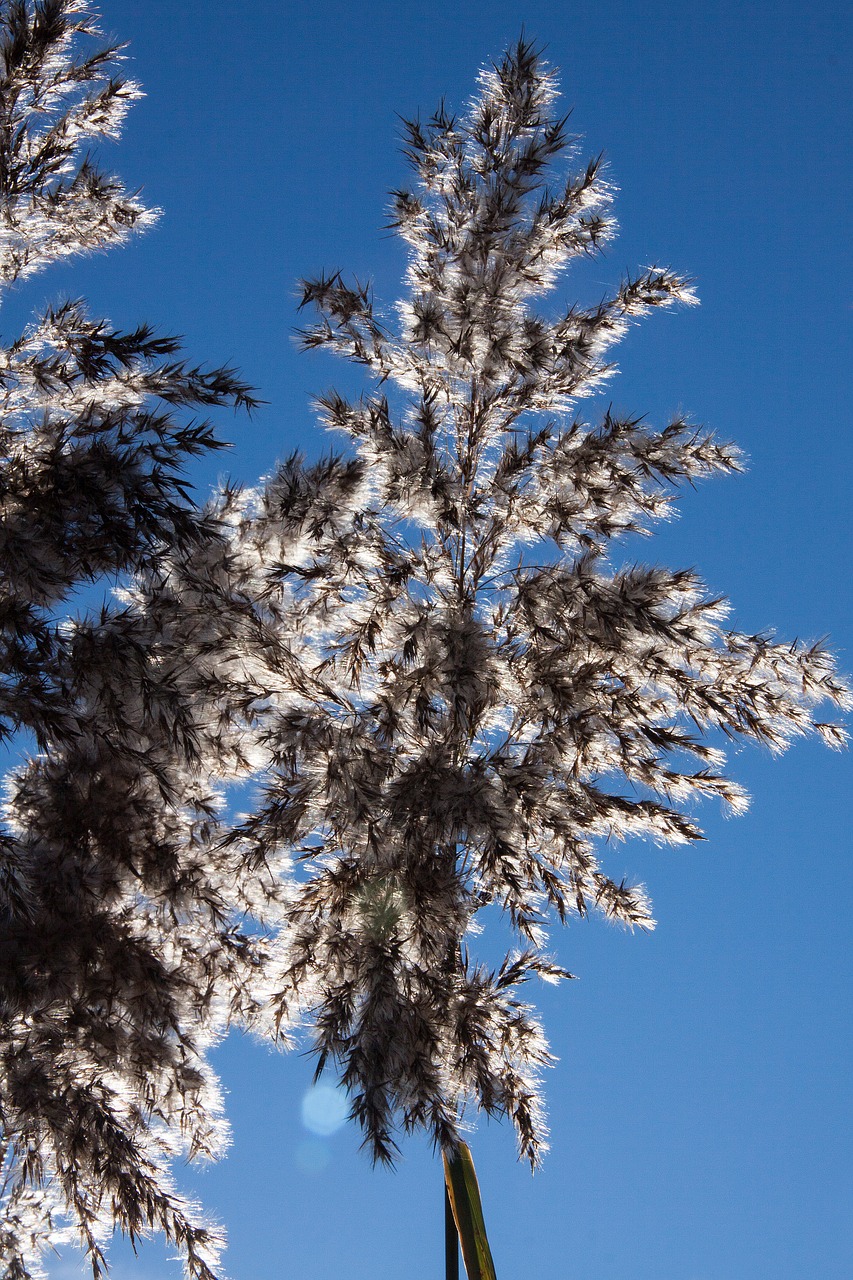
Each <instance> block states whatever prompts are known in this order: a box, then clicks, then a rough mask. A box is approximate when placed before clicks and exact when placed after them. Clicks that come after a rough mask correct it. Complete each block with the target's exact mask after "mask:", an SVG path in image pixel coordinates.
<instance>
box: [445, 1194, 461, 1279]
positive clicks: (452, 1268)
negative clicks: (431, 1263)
mask: <svg viewBox="0 0 853 1280" xmlns="http://www.w3.org/2000/svg"><path fill="white" fill-rule="evenodd" d="M444 1280H459V1234H458V1232H457V1230H456V1221H455V1219H454V1217H453V1209H452V1208H451V1205H450V1195H449V1193H448V1190H447V1183H446V1182H445V1183H444Z"/></svg>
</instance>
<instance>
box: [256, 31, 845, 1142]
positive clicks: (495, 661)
mask: <svg viewBox="0 0 853 1280" xmlns="http://www.w3.org/2000/svg"><path fill="white" fill-rule="evenodd" d="M556 99H557V85H556V78H555V74H554V72H553V71H552V70H551V69H550V68H549V67H548V66H547V65H546V64H545V63H544V62H543V61H542V59H541V58H540V56H539V55H538V54H537V52H536V50H535V49H534V48H533V47H532V46H531V45H530V44H529V43H527V42H525V41H523V40H522V41H521V42H520V43H519V44H518V45H517V46H515V47H514V48H512V49H510V50H509V52H507V53H506V54H505V56H504V57H503V59H502V60H501V61H500V62H499V63H497V64H496V65H494V66H490V67H487V68H486V69H485V70H484V71H483V72H482V74H481V77H480V86H479V90H478V93H477V95H476V97H475V98H474V100H473V101H472V103H471V104H470V105H469V107H468V108H467V109H466V111H464V112H463V113H462V114H461V115H460V116H458V117H457V116H454V115H451V114H450V113H449V112H448V111H447V110H446V109H445V108H443V107H442V108H441V109H440V110H439V111H438V112H437V113H436V114H435V115H434V116H433V117H432V118H430V119H429V120H427V121H421V120H412V121H410V122H409V123H408V124H407V125H406V126H405V143H406V153H407V155H408V157H409V160H410V161H411V164H412V167H413V170H414V181H413V184H412V186H411V187H410V188H409V189H406V190H401V191H398V192H395V193H394V196H393V212H392V223H393V226H394V227H395V228H396V229H397V231H398V232H399V234H400V235H401V236H402V237H403V239H404V241H405V242H406V244H407V246H408V254H409V263H408V270H407V274H406V293H405V296H404V298H403V300H402V301H400V302H399V303H398V305H397V308H396V314H394V313H388V312H382V311H380V310H379V309H378V307H377V305H376V303H375V301H374V298H373V295H372V291H371V289H370V288H369V286H367V285H365V284H364V283H361V282H354V283H347V282H346V281H345V279H344V277H343V276H342V275H341V274H340V273H331V274H326V275H324V276H322V277H320V278H318V279H315V280H313V281H308V282H306V283H305V284H304V286H303V303H304V305H305V306H306V307H311V308H313V309H314V311H315V312H316V320H315V321H314V322H312V323H309V325H308V326H307V327H306V329H305V330H304V331H303V342H304V345H305V346H306V347H309V348H314V347H323V348H328V349H330V350H332V351H335V352H337V353H339V354H340V355H342V356H344V357H345V358H346V359H348V360H352V361H355V362H356V363H358V364H361V365H363V366H364V367H365V369H366V370H367V371H368V373H369V374H370V375H372V377H373V380H374V382H373V387H372V389H371V390H370V391H369V392H367V393H366V394H365V395H364V396H363V397H362V398H361V399H360V400H358V401H354V402H353V401H350V400H348V399H347V398H345V397H344V396H342V395H340V394H338V393H336V392H329V393H327V394H326V395H324V396H323V397H322V398H321V399H320V401H319V402H318V411H319V416H320V420H321V422H322V424H323V425H324V426H326V427H328V428H330V429H333V430H334V431H337V432H339V433H343V434H344V435H345V436H347V437H348V438H349V441H350V442H351V446H352V450H353V460H352V461H351V462H350V463H349V464H348V469H346V468H345V467H344V464H343V463H341V462H334V461H330V462H329V463H328V464H326V466H327V474H326V477H325V479H324V481H323V484H324V485H325V489H322V488H320V489H319V492H320V494H321V501H320V505H319V507H315V506H314V505H313V504H312V502H311V501H309V498H310V496H311V495H310V494H309V492H308V489H309V488H310V487H311V486H310V485H308V482H307V481H306V480H305V478H304V477H303V478H302V479H298V478H297V473H296V472H294V470H293V468H292V465H291V466H290V467H289V468H285V469H284V471H282V472H281V473H280V474H279V475H277V476H276V477H274V478H273V480H272V481H271V483H270V485H269V487H268V489H267V492H266V497H265V502H266V507H265V510H264V513H263V520H262V528H263V536H262V537H261V538H260V540H259V542H258V543H257V544H253V542H252V538H253V536H254V535H253V534H252V533H251V530H252V521H251V520H250V521H249V523H248V524H247V526H246V536H245V541H244V545H245V548H246V552H247V554H251V552H252V547H253V545H257V546H258V548H259V549H258V550H257V552H256V554H257V556H258V566H259V569H260V571H261V572H262V573H263V574H264V575H265V577H266V580H267V586H266V588H265V590H264V595H263V599H264V603H265V608H266V609H267V610H268V611H272V612H269V623H270V625H271V626H272V627H273V629H275V626H276V625H277V619H276V616H275V615H276V613H277V616H278V618H280V619H281V625H282V626H283V627H288V628H289V633H288V649H289V653H290V655H291V658H292V660H293V661H294V662H295V664H296V668H297V669H298V671H299V675H298V677H295V676H293V674H292V664H291V666H290V667H288V666H287V665H286V664H285V665H280V666H279V668H278V670H277V679H278V681H279V684H278V687H277V688H276V689H274V690H271V695H272V696H271V699H270V702H269V704H268V705H267V707H266V708H265V710H264V712H263V715H262V717H261V719H260V720H259V726H260V740H261V741H262V742H263V746H264V750H265V751H266V752H267V754H268V758H269V762H270V764H269V773H268V776H267V777H266V780H265V782H264V789H263V795H262V798H261V803H260V804H259V806H258V807H257V808H256V809H255V810H254V811H253V812H252V813H251V814H249V815H248V816H247V817H246V819H245V821H244V822H243V823H242V826H241V827H240V828H239V829H238V830H237V831H236V832H235V833H234V836H233V839H234V840H235V841H236V842H238V843H240V842H242V847H243V850H244V856H245V857H246V859H247V860H249V861H251V862H254V863H255V864H256V865H258V866H264V865H267V864H274V863H275V862H276V860H277V859H280V858H281V856H282V854H286V853H287V851H292V852H293V854H294V857H295V869H294V871H293V872H292V874H291V878H290V881H289V885H288V886H287V891H286V900H285V901H284V903H283V907H282V910H283V915H282V918H281V928H280V933H279V942H278V950H277V954H276V956H275V959H274V962H273V963H271V964H270V965H269V966H268V969H267V982H268V1000H269V1009H270V1013H269V1015H268V1016H269V1017H270V1018H271V1020H272V1024H273V1029H274V1030H277V1029H278V1028H279V1027H280V1026H281V1025H284V1024H287V1022H288V1021H298V1020H299V1018H300V1017H301V1018H305V1019H308V1021H309V1023H310V1026H311V1032H310V1035H311V1037H312V1044H313V1048H314V1051H315V1053H316V1057H317V1069H318V1071H322V1070H323V1068H324V1067H325V1066H326V1064H329V1066H333V1067H334V1069H335V1070H337V1071H338V1072H339V1074H340V1078H341V1080H342V1082H343V1084H344V1085H345V1086H346V1088H347V1089H348V1090H349V1091H350V1095H351V1098H352V1109H353V1114H354V1116H355V1117H356V1118H357V1119H358V1120H359V1121H360V1123H361V1125H362V1127H363V1129H364V1134H365V1143H366V1145H367V1146H368V1148H369V1149H370V1150H371V1151H372V1153H373V1155H374V1156H375V1157H376V1158H378V1159H380V1160H391V1159H393V1157H394V1153H395V1150H396V1136H397V1134H398V1133H399V1131H400V1129H403V1130H411V1129H414V1128H423V1129H425V1130H426V1131H427V1132H429V1133H431V1134H432V1136H433V1138H434V1139H435V1141H436V1143H437V1144H438V1145H439V1146H440V1147H442V1148H444V1149H445V1150H450V1151H452V1150H454V1149H455V1148H456V1146H457V1144H458V1142H459V1141H460V1134H461V1132H462V1126H463V1125H464V1124H465V1122H466V1120H465V1116H466V1109H468V1110H469V1112H470V1108H471V1107H474V1108H480V1109H482V1110H484V1111H486V1112H487V1113H488V1114H493V1115H505V1116H508V1117H510V1118H511V1120H512V1121H513V1123H514V1125H515V1128H516V1131H517V1134H518V1140H519V1145H520V1150H521V1153H522V1154H523V1155H524V1156H526V1157H527V1158H529V1159H530V1161H531V1162H532V1163H536V1162H537V1161H538V1160H539V1158H540V1155H541V1152H542V1150H543V1148H544V1141H545V1129H544V1123H543V1120H542V1106H541V1094H540V1086H539V1079H538V1077H539V1071H540V1068H541V1067H542V1066H543V1065H545V1064H547V1062H548V1061H549V1055H548V1049H547V1045H546V1042H545V1039H544V1035H543V1032H542V1029H541V1027H540V1024H539V1022H538V1019H537V1017H536V1015H535V1012H534V1011H533V1009H532V1008H531V1006H530V1004H529V1003H528V1002H527V1001H526V1000H524V999H522V997H521V995H520V994H519V986H520V984H522V983H523V982H524V981H526V980H527V979H528V978H530V977H533V976H538V977H541V978H544V979H546V980H558V979H559V978H560V977H563V976H566V975H565V972H564V971H563V970H562V969H561V968H560V967H559V966H557V965H555V964H554V963H553V962H552V961H551V960H550V959H549V957H548V953H547V950H546V938H545V932H544V929H545V926H546V925H547V923H548V921H549V918H554V917H556V918H557V919H559V920H561V921H566V920H567V919H569V918H570V917H571V916H578V915H580V916H585V915H587V914H588V913H589V912H591V911H598V912H601V913H603V914H604V915H605V916H606V917H608V918H609V919H611V920H614V921H618V922H621V923H622V924H624V925H626V926H629V927H640V928H651V927H652V926H653V923H654V922H653V920H652V916H651V908H650V905H649V902H648V900H647V897H646V894H645V893H644V891H643V889H642V886H640V885H632V884H627V883H625V882H623V881H622V880H621V879H620V880H616V879H615V878H613V877H612V876H611V875H609V874H608V871H607V865H606V861H607V849H608V846H609V845H610V844H612V843H613V842H614V841H619V840H622V839H624V838H626V837H628V836H633V835H637V836H642V837H645V838H647V839H651V840H654V841H656V842H662V843H686V842H691V841H695V840H697V839H699V838H700V835H701V832H700V828H699V826H698V825H697V823H696V820H695V818H694V816H693V814H692V807H691V801H692V800H693V799H694V797H701V796H716V797H718V798H719V799H720V800H721V801H722V802H723V804H724V805H726V806H727V807H728V808H729V809H731V810H734V811H738V810H740V809H742V808H743V807H744V805H745V803H746V797H745V795H744V793H743V791H742V789H741V788H740V787H739V786H738V785H737V784H736V783H735V782H733V781H732V780H730V778H729V777H728V776H727V774H726V773H725V770H724V756H723V752H722V751H721V750H720V748H719V745H718V743H719V742H720V741H721V740H723V741H724V740H725V739H726V738H729V739H732V740H737V739H743V738H746V739H753V740H756V741H758V742H763V743H766V744H767V745H769V746H770V747H771V748H772V749H774V750H776V749H781V748H783V747H784V746H786V745H787V744H788V742H789V741H790V739H791V738H792V737H795V736H797V735H800V734H805V733H809V732H818V733H820V734H822V735H823V736H824V737H825V738H826V739H827V740H828V741H829V743H830V745H838V744H840V742H841V741H842V740H843V730H841V729H840V728H839V727H838V726H837V725H834V724H827V723H824V722H823V720H822V719H819V718H818V717H817V714H816V708H817V706H818V705H819V704H820V703H822V702H825V701H829V702H831V703H834V704H836V705H837V706H840V707H845V706H849V704H850V697H849V692H848V689H847V686H846V685H845V684H844V682H843V681H842V680H841V679H840V678H839V677H838V676H837V675H836V673H835V668H834V663H833V661H832V658H831V657H830V656H829V655H828V654H827V653H826V651H825V650H824V649H823V648H822V647H821V646H820V645H808V644H796V643H795V644H787V643H780V642H777V641H775V640H774V639H773V638H772V637H771V636H769V635H764V634H759V635H743V634H739V633H737V632H733V631H731V630H730V629H728V627H727V625H726V615H727V605H726V603H725V601H724V600H721V599H718V598H715V597H713V596H712V595H711V594H710V593H709V592H708V591H707V589H706V588H705V586H704V585H703V583H702V582H701V581H700V580H699V578H698V577H697V576H696V575H695V574H694V573H692V572H687V571H682V570H676V571H671V570H667V569H663V568H657V567H647V566H643V565H637V564H628V565H620V564H619V563H618V562H616V561H615V560H614V558H613V557H614V555H615V548H614V543H615V540H616V539H618V538H619V537H621V536H623V535H625V534H629V533H634V534H639V533H644V534H648V533H650V532H651V531H652V529H653V527H654V524H655V522H656V521H658V520H660V519H661V518H663V517H664V516H666V515H668V514H670V513H671V510H672V508H673V504H674V502H675V498H676V493H677V489H678V486H679V485H681V484H685V483H688V484H690V483H693V482H694V481H695V480H697V479H699V478H702V477H705V476H711V475H715V474H717V473H725V472H734V471H737V470H738V469H739V468H740V466H741V460H740V455H739V453H738V451H737V449H736V448H735V447H734V446H732V445H730V444H727V443H725V442H722V441H719V440H717V439H715V438H714V436H713V435H712V434H711V433H710V432H708V431H705V430H703V429H701V428H698V427H695V426H693V425H691V424H690V423H689V422H688V421H687V420H686V419H684V418H677V419H675V420H674V421H672V422H669V423H667V424H665V425H663V426H660V427H656V426H654V425H652V424H650V423H648V422H646V421H645V420H644V419H642V418H640V417H619V416H616V415H615V414H613V413H612V412H608V413H605V414H604V415H603V416H602V417H600V418H598V420H596V421H591V422H590V421H588V420H587V417H586V416H584V415H583V414H582V413H581V412H580V409H579V407H578V406H579V402H580V401H582V400H583V399H584V398H587V397H590V396H591V395H593V394H594V393H595V392H596V391H598V390H599V388H600V387H601V385H602V383H603V382H604V381H605V380H606V379H607V378H608V377H610V376H611V375H612V373H613V372H614V366H613V364H612V362H611V359H610V349H611V347H612V346H613V344H614V343H615V342H616V341H618V340H619V339H620V338H622V337H623V336H624V335H625V334H626V332H627V331H628V329H629V327H630V326H631V325H632V324H633V323H635V322H636V321H637V320H638V319H639V318H640V317H642V316H643V315H645V314H646V313H648V312H651V311H653V310H655V309H660V308H666V307H671V306H673V305H674V304H676V303H687V304H690V303H693V302H695V301H696V299H695V295H694V292H693V289H692V286H691V283H690V282H689V281H688V280H686V279H685V278H683V277H682V276H680V275H678V274H677V273H675V272H673V271H671V270H669V269H668V268H665V267H661V266H657V265H655V266H651V267H648V268H644V269H642V270H640V271H638V272H637V273H635V274H633V275H631V276H629V277H627V278H625V279H623V280H622V282H621V283H620V284H618V285H617V286H616V287H615V289H614V290H613V292H612V294H611V295H610V296H608V297H606V298H604V299H603V300H602V301H601V302H600V303H599V304H598V305H597V306H595V307H592V308H589V307H582V306H570V307H568V308H564V309H563V310H562V312H558V314H557V317H556V318H549V316H548V315H547V314H546V313H545V312H544V311H539V310H537V309H536V304H537V303H538V301H539V299H540V298H541V297H542V296H543V295H545V294H547V293H548V292H549V291H553V289H554V288H555V287H556V285H557V283H558V282H560V281H562V279H563V274H564V272H565V270H566V268H567V267H568V266H569V265H570V264H571V262H572V261H573V260H574V259H576V258H579V257H586V256H588V255H590V254H594V253H597V252H599V251H600V250H601V249H602V247H603V246H604V245H606V244H607V243H608V241H609V240H610V239H611V238H612V236H613V234H614V222H613V218H612V214H611V205H612V198H613V189H612V187H611V186H610V184H609V183H608V182H607V181H606V179H605V176H604V169H603V167H602V164H601V162H600V161H599V160H594V161H592V162H590V163H589V164H587V165H585V166H582V167H580V168H579V169H577V170H571V171H570V172H569V174H568V176H565V175H564V174H562V173H561V172H560V170H559V168H558V167H557V164H556V162H557V161H559V160H561V158H565V157H566V156H567V155H568V156H569V157H572V156H573V155H574V144H573V141H572V140H571V139H570V138H569V137H568V135H567V132H566V122H565V120H564V119H562V118H561V117H560V115H559V114H558V113H557V109H556ZM316 487H318V486H317V484H316V482H315V488H316ZM276 520H278V522H279V524H280V527H281V530H282V531H285V530H286V532H287V538H288V539H289V540H290V546H291V550H290V552H289V553H288V555H287V557H285V558H284V559H282V560H281V562H280V563H274V562H273V561H271V560H270V558H269V557H270V554H271V552H270V548H271V547H272V543H271V542H270V529H271V527H273V526H274V525H275V522H276ZM260 527H261V526H259V528H260ZM261 544H263V545H262V546H261ZM288 682H290V687H289V688H288ZM489 904H496V905H497V906H498V907H500V908H501V909H502V910H503V912H504V913H505V914H506V916H507V918H508V920H509V923H510V925H511V926H512V928H513V929H514V931H515V933H516V935H517V939H518V950H517V951H513V952H512V953H510V954H508V955H507V956H506V958H505V960H504V961H503V963H502V965H500V966H499V967H498V968H497V969H490V968H488V967H486V966H484V965H482V964H481V963H478V962H477V961H476V960H475V959H474V958H473V956H472V954H471V948H472V946H473V940H472V939H473V935H474V934H475V933H476V929H477V928H478V919H477V917H478V913H479V912H480V911H481V910H482V909H483V908H484V907H486V906H487V905H489ZM261 1016H262V1015H261Z"/></svg>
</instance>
